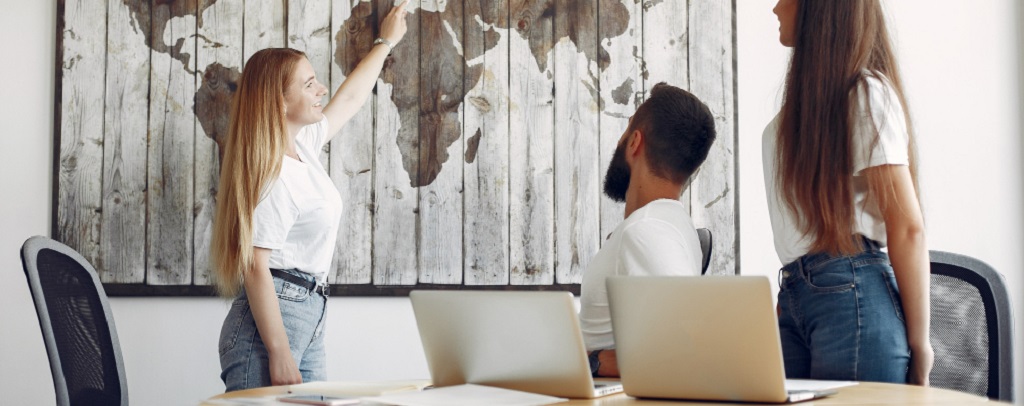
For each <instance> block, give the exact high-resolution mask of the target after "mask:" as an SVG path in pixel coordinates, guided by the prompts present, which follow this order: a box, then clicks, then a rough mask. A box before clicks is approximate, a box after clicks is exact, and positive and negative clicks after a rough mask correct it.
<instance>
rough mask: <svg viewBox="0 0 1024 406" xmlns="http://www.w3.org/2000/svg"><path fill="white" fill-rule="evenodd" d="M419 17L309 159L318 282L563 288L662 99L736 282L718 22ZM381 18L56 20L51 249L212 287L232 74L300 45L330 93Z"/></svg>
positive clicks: (197, 13) (573, 13)
mask: <svg viewBox="0 0 1024 406" xmlns="http://www.w3.org/2000/svg"><path fill="white" fill-rule="evenodd" d="M396 1H397V0H396ZM413 3H414V4H413V5H410V6H409V8H410V9H412V10H414V11H413V12H411V13H410V14H409V16H408V20H407V22H408V24H409V27H408V34H407V35H406V37H405V38H404V40H403V41H402V42H401V43H400V44H399V45H398V47H397V48H396V49H395V50H394V53H393V55H391V56H389V57H388V59H387V60H386V62H385V68H384V71H383V72H382V74H381V76H380V78H379V79H378V80H377V88H376V91H375V92H374V93H373V94H372V95H371V96H370V99H369V100H368V101H367V104H366V105H365V107H364V108H363V109H361V110H360V111H359V112H358V113H357V114H356V115H355V116H354V117H353V118H352V119H351V121H349V122H348V123H346V125H345V126H344V127H343V128H342V130H341V133H340V134H339V135H338V136H337V137H336V138H335V140H334V142H333V143H332V145H330V146H327V147H326V148H325V151H324V152H323V154H322V155H321V157H320V159H321V161H322V163H323V164H324V165H325V167H326V168H327V169H328V173H329V174H330V175H331V177H332V179H333V180H334V183H335V186H336V187H337V188H338V190H339V191H340V193H341V195H342V199H343V201H344V204H345V210H344V212H343V218H342V223H341V227H340V231H339V235H338V242H337V246H336V249H335V263H334V267H333V271H332V272H331V274H330V275H329V278H330V282H331V283H334V284H337V286H352V287H353V289H351V290H346V292H350V293H352V294H365V293H366V292H375V293H373V294H380V293H379V292H395V293H394V294H399V295H400V294H402V292H406V291H407V290H408V289H410V288H412V287H417V286H419V287H429V288H443V287H446V286H450V287H452V288H460V289H463V288H472V287H479V288H489V289H490V288H498V287H500V286H503V285H505V286H509V288H510V289H519V288H517V287H522V286H524V285H532V286H533V287H528V288H527V289H539V288H541V286H546V287H547V288H549V289H551V288H557V287H566V286H576V285H574V284H577V283H578V282H579V281H580V280H581V276H582V272H584V270H585V269H586V266H587V264H588V262H589V261H590V259H591V258H592V257H593V255H594V254H596V252H597V250H598V248H599V247H600V244H601V243H602V242H603V240H604V238H605V237H606V236H607V235H608V233H610V232H611V231H612V230H613V229H614V227H615V226H617V225H618V224H619V223H620V222H621V221H622V210H623V206H622V204H619V203H614V202H612V201H611V200H610V199H608V198H606V197H604V196H603V193H602V186H603V178H604V174H605V171H606V168H607V165H608V162H609V161H610V159H611V157H612V154H613V152H614V150H615V147H616V145H617V142H618V141H619V138H620V136H621V135H622V133H623V132H624V130H625V129H626V126H627V125H628V119H629V117H630V116H631V115H632V114H633V112H634V111H635V109H636V108H637V107H638V105H639V103H641V102H642V101H643V100H644V97H645V94H646V92H647V91H649V89H650V88H651V87H652V86H653V85H654V84H656V83H658V82H662V81H664V82H668V83H669V84H672V85H674V86H678V87H682V88H687V89H689V90H691V91H692V92H693V93H694V94H695V95H697V96H698V97H699V98H701V100H703V101H704V102H705V103H706V104H708V106H709V107H710V108H711V110H712V112H713V114H714V115H715V119H716V126H717V130H718V139H717V141H716V142H715V144H714V146H713V147H712V150H711V153H710V155H709V158H708V160H707V162H706V163H705V164H704V165H703V167H702V170H701V172H700V174H699V176H697V177H696V178H695V179H694V180H693V183H692V184H691V186H690V188H689V189H687V191H686V192H685V193H684V195H683V196H682V197H681V200H682V201H683V202H684V203H685V204H686V205H688V206H687V207H689V210H690V213H691V215H692V217H693V219H694V223H695V225H697V226H698V227H708V228H709V229H711V230H712V232H713V233H714V236H715V238H714V241H715V247H714V250H715V251H714V252H715V258H713V260H712V268H711V272H712V273H725V274H732V273H735V272H737V266H736V264H737V261H736V254H737V253H736V250H737V247H738V244H737V236H736V224H737V223H736V217H735V213H736V182H735V176H736V172H735V165H736V164H735V145H736V142H735V129H736V127H735V115H736V109H735V72H734V63H735V49H734V44H733V39H732V38H733V30H734V27H733V21H732V19H733V13H734V10H733V5H732V4H731V3H728V2H708V1H700V2H694V1H688V2H687V1H675V0H460V1H451V0H448V1H445V0H414V1H413ZM727 3H728V4H727ZM393 4H394V2H392V1H390V0H348V1H333V0H287V1H286V0H270V1H260V2H257V1H245V0H185V1H174V2H148V1H144V0H110V1H99V0H61V1H60V7H59V10H61V13H62V14H61V15H60V16H59V17H58V18H59V26H60V30H61V32H60V37H59V38H60V59H59V60H58V61H57V62H58V64H60V66H59V68H60V71H59V73H60V78H59V80H60V82H59V84H60V90H59V92H58V96H59V99H58V103H59V105H58V108H59V109H60V112H59V116H58V119H59V122H58V123H57V125H58V126H59V130H58V134H59V139H58V148H59V162H58V163H57V171H58V172H57V188H58V190H57V193H56V196H55V206H56V211H55V218H54V222H53V224H54V226H53V228H54V235H55V236H57V238H59V239H61V240H62V241H65V242H67V243H68V244H69V245H71V246H72V247H74V248H75V249H77V250H79V251H80V252H82V254H83V255H84V256H85V257H86V258H87V259H88V260H89V261H90V262H92V263H93V264H94V265H96V267H97V269H98V270H99V272H100V274H101V277H102V278H103V280H104V281H106V282H108V283H111V284H113V285H112V286H132V285H138V286H148V287H151V288H153V289H150V290H149V291H148V292H173V291H175V290H174V289H173V288H178V287H187V286H191V285H207V284H209V283H210V280H209V269H208V265H207V261H208V254H209V251H208V249H209V248H208V246H209V238H210V227H211V226H212V216H213V211H212V209H213V207H214V205H215V201H214V199H215V196H216V183H217V180H218V177H217V175H218V167H219V154H218V152H219V151H218V146H217V145H218V144H217V143H218V142H221V141H223V139H224V137H225V136H226V133H227V126H228V121H229V112H228V107H229V105H230V100H231V97H232V95H233V93H234V90H235V89H236V87H237V81H238V78H239V76H240V71H241V66H242V63H243V61H245V60H247V59H248V58H249V57H250V56H251V55H252V54H253V53H255V52H256V51H258V50H260V49H264V48H267V47H283V46H290V47H294V48H296V49H300V50H303V51H304V52H306V53H307V57H308V59H309V60H310V63H311V64H312V65H313V67H314V70H316V73H317V77H318V79H319V80H320V81H321V82H322V83H324V84H327V85H329V87H330V88H331V90H332V91H333V90H334V89H336V88H337V87H338V86H339V85H340V84H341V83H342V82H343V81H344V79H345V78H346V77H347V75H348V74H349V73H350V72H351V71H352V69H354V67H355V66H356V64H357V63H358V62H359V61H361V60H362V58H363V57H364V56H365V55H366V54H367V53H368V52H369V50H370V49H371V48H372V46H373V45H372V42H373V39H374V38H376V37H377V36H378V35H379V32H378V31H379V26H380V19H381V18H382V17H383V16H384V15H385V14H386V13H387V12H388V11H390V9H391V7H392V5H393ZM98 21H99V22H102V23H99V24H97V22H98ZM96 78H102V80H96ZM360 285H361V286H362V288H365V289H362V288H359V286H360ZM203 287H204V286H196V288H197V289H199V288H203ZM206 288H208V286H206ZM359 292H362V293H359ZM155 294H159V293H155Z"/></svg>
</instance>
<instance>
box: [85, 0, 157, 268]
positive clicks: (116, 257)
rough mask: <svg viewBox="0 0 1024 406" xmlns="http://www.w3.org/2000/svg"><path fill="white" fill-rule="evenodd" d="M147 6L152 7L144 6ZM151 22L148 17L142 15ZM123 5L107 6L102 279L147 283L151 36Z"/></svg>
mask: <svg viewBox="0 0 1024 406" xmlns="http://www.w3.org/2000/svg"><path fill="white" fill-rule="evenodd" d="M142 7H146V8H147V9H148V6H145V5H142ZM140 17H142V18H148V17H149V15H148V13H147V14H145V15H143V16H140ZM139 25H141V24H137V23H136V22H134V21H133V20H132V15H131V13H130V11H129V10H128V9H127V8H126V7H124V5H123V4H121V3H120V2H117V3H110V4H108V9H107V35H106V41H107V43H106V51H107V52H106V57H107V61H106V75H105V83H106V94H105V97H104V105H105V106H106V108H105V109H104V117H103V122H104V125H103V127H104V131H103V214H102V219H103V221H102V226H101V230H102V232H101V233H100V261H99V262H97V263H95V266H96V270H97V272H98V273H99V275H100V280H102V281H104V282H110V283H142V282H143V281H144V280H145V276H146V274H145V270H146V160H145V159H139V157H145V156H146V135H147V134H146V132H147V128H148V122H147V119H146V117H147V111H146V109H147V107H148V106H147V105H146V104H144V103H139V100H145V99H146V97H147V96H148V93H149V47H148V46H147V43H148V40H149V36H148V35H147V34H146V33H144V32H143V31H141V30H139V27H138V26H139Z"/></svg>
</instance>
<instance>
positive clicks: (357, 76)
mask: <svg viewBox="0 0 1024 406" xmlns="http://www.w3.org/2000/svg"><path fill="white" fill-rule="evenodd" d="M408 4H409V0H405V1H403V2H402V4H399V5H397V6H395V7H392V8H391V11H390V12H388V15H387V16H385V17H384V21H383V22H381V28H380V37H381V38H383V39H384V40H386V41H388V42H390V43H391V46H388V45H387V44H378V45H375V46H374V47H373V48H372V49H370V53H368V54H366V57H364V58H363V60H362V61H360V62H359V64H358V65H356V68H355V69H353V70H352V72H351V73H349V75H348V78H346V79H345V81H344V82H342V83H341V86H338V91H337V92H336V93H335V94H334V97H332V98H331V100H330V101H329V102H328V103H327V106H326V107H324V116H327V123H328V124H329V127H328V128H327V141H330V140H331V139H332V138H334V136H335V135H336V134H337V133H338V131H339V130H341V127H343V126H344V125H345V123H347V122H348V120H349V119H351V118H352V116H354V115H355V114H356V112H357V111H359V109H361V108H362V107H363V105H364V104H366V99H367V98H368V97H369V96H370V91H372V90H373V86H374V84H376V83H377V76H380V71H381V69H383V68H384V59H386V58H387V56H388V54H389V53H390V52H391V47H394V46H397V45H398V42H399V41H401V40H402V37H404V36H405V31H406V29H407V28H406V23H405V16H406V14H407V11H406V9H405V7H406V6H407V5H408Z"/></svg>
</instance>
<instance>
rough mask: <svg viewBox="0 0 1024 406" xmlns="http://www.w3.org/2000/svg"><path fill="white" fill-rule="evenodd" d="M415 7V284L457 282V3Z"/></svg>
mask: <svg viewBox="0 0 1024 406" xmlns="http://www.w3.org/2000/svg"><path fill="white" fill-rule="evenodd" d="M420 4H421V8H420V11H419V16H420V61H419V75H420V94H419V111H420V117H419V128H420V149H419V153H420V160H419V162H420V163H419V165H420V168H419V178H420V181H419V183H418V184H419V185H420V193H419V200H420V201H419V208H420V210H419V219H418V220H419V235H418V238H419V243H418V244H417V247H418V256H419V258H418V264H419V278H418V282H420V283H438V284H461V283H462V243H463V242H462V175H463V173H462V159H461V158H462V154H463V136H462V114H463V109H462V108H463V103H462V101H463V99H464V96H465V94H466V90H465V88H464V83H463V80H464V79H465V78H466V77H471V76H473V72H468V71H467V69H465V58H464V56H463V49H462V48H463V44H462V36H463V32H462V31H463V27H462V25H463V12H462V11H463V7H462V6H463V3H462V2H459V1H449V2H440V1H438V0H422V1H421V3H420ZM472 70H475V71H477V72H475V73H476V76H479V70H480V67H479V66H474V67H473V68H472ZM464 75H465V76H464Z"/></svg>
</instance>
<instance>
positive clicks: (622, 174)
mask: <svg viewBox="0 0 1024 406" xmlns="http://www.w3.org/2000/svg"><path fill="white" fill-rule="evenodd" d="M625 147H626V144H625V143H622V144H619V146H618V147H616V148H615V154H614V155H612V161H611V162H610V163H609V164H608V172H605V174H604V194H605V195H607V196H608V197H609V198H610V199H612V200H614V201H616V202H619V203H622V202H625V201H626V190H628V189H629V177H630V175H631V174H632V171H631V170H630V169H629V164H627V163H626V148H625Z"/></svg>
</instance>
